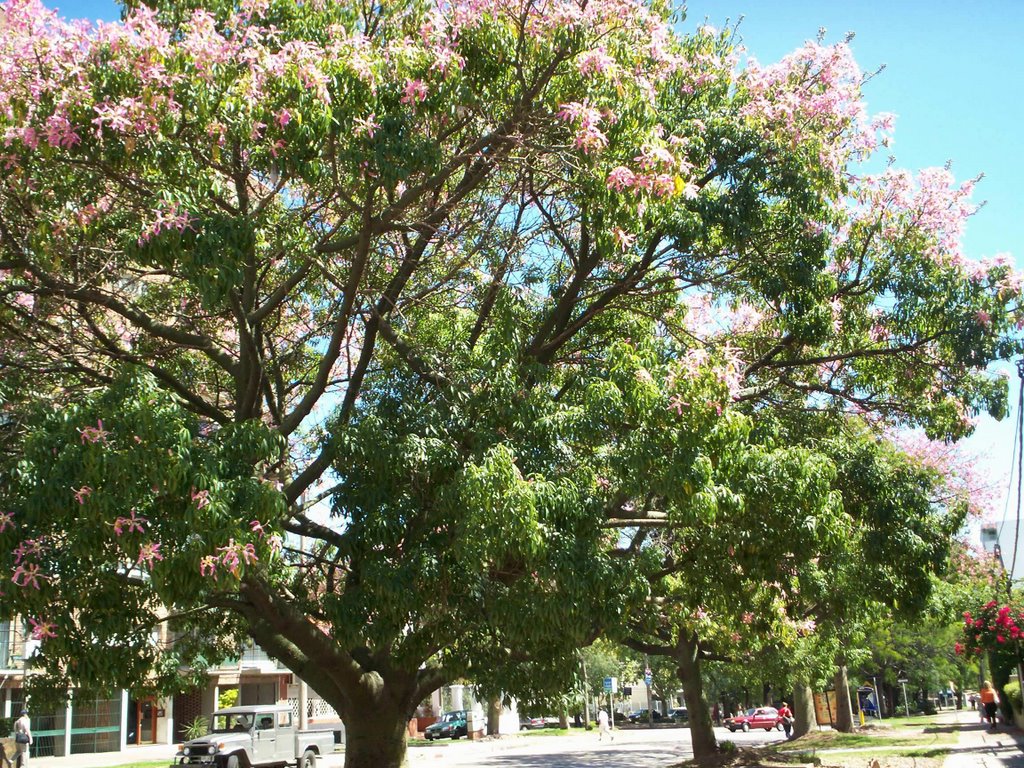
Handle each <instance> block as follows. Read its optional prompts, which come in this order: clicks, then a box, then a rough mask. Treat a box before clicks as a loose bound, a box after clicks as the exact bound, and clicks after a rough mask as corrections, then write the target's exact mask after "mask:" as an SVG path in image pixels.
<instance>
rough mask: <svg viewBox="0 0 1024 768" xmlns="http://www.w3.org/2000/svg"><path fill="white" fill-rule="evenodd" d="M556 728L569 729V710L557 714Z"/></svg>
mask: <svg viewBox="0 0 1024 768" xmlns="http://www.w3.org/2000/svg"><path fill="white" fill-rule="evenodd" d="M558 727H559V728H563V729H565V728H568V727H569V710H567V709H563V710H562V711H561V712H559V713H558Z"/></svg>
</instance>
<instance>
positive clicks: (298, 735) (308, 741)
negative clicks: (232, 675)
mask: <svg viewBox="0 0 1024 768" xmlns="http://www.w3.org/2000/svg"><path fill="white" fill-rule="evenodd" d="M333 751H334V733H333V732H331V731H300V730H298V729H297V728H296V727H295V723H294V719H293V717H292V710H291V707H289V706H287V705H283V706H282V705H256V706H247V707H229V708H228V709H220V710H217V711H216V712H214V713H213V716H212V717H211V718H210V729H209V733H208V734H207V735H206V736H202V737H200V738H198V739H193V740H192V741H188V742H185V743H184V744H182V745H181V747H180V748H179V751H178V754H177V755H176V756H175V758H174V763H173V764H172V766H175V767H177V766H183V765H204V766H211V768H257V766H258V767H259V768H263V766H273V765H278V766H283V765H287V764H289V763H291V764H294V765H295V766H296V768H316V759H317V757H319V756H320V755H324V754H328V753H330V752H333Z"/></svg>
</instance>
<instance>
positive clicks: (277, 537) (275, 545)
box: [267, 533, 284, 555]
mask: <svg viewBox="0 0 1024 768" xmlns="http://www.w3.org/2000/svg"><path fill="white" fill-rule="evenodd" d="M267 545H268V546H269V547H270V551H271V552H272V553H273V554H275V555H276V554H279V553H280V552H281V549H282V548H283V547H284V539H283V538H281V534H279V533H272V534H270V535H269V536H268V537H267Z"/></svg>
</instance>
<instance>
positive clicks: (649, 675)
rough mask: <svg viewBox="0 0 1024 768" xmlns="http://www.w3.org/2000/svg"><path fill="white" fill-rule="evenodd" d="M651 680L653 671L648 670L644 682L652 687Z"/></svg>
mask: <svg viewBox="0 0 1024 768" xmlns="http://www.w3.org/2000/svg"><path fill="white" fill-rule="evenodd" d="M651 680H652V678H651V673H650V672H649V671H648V672H647V674H646V675H644V684H645V685H647V686H648V687H650V685H651Z"/></svg>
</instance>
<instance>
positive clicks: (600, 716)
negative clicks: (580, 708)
mask: <svg viewBox="0 0 1024 768" xmlns="http://www.w3.org/2000/svg"><path fill="white" fill-rule="evenodd" d="M605 736H607V737H608V740H609V741H615V734H614V733H612V731H611V728H609V727H608V713H607V712H606V711H605V710H603V709H599V710H598V711H597V740H598V741H604V737H605Z"/></svg>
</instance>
